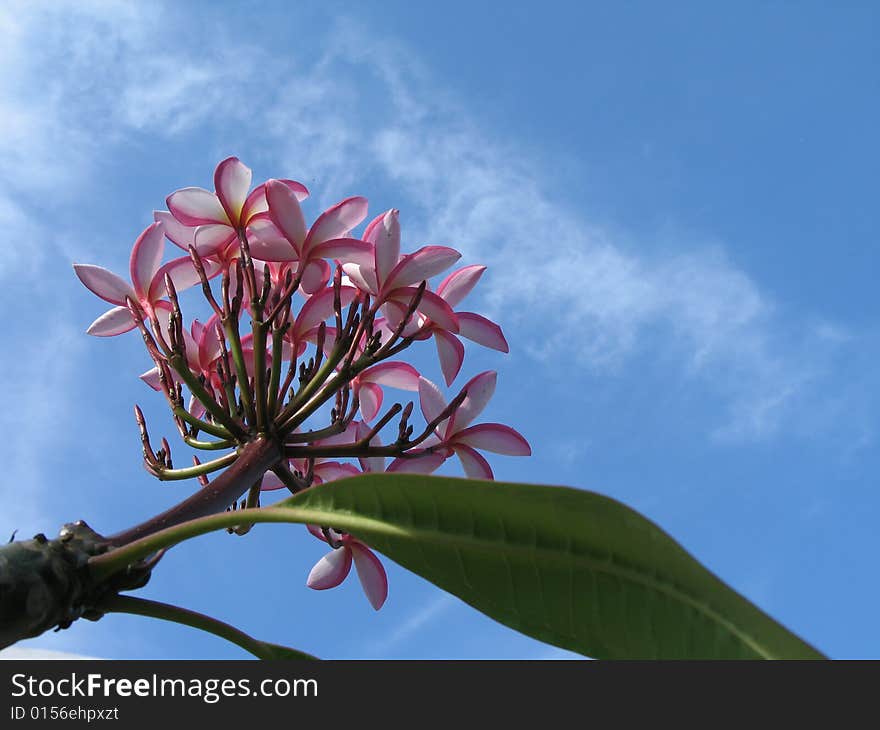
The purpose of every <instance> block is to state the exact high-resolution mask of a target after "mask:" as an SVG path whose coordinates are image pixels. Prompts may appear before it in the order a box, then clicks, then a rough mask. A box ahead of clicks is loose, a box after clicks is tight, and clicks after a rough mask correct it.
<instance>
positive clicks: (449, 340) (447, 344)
mask: <svg viewBox="0 0 880 730" xmlns="http://www.w3.org/2000/svg"><path fill="white" fill-rule="evenodd" d="M434 342H435V343H436V345H437V356H438V357H439V358H440V370H442V371H443V377H444V378H445V379H446V385H452V381H453V380H455V376H456V375H458V372H459V370H461V364H462V362H464V345H462V344H461V342H460V341H459V339H458V337H456V336H455V335H453V334H450V333H449V332H447V331H446V330H434Z"/></svg>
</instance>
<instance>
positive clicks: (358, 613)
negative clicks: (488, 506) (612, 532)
mask: <svg viewBox="0 0 880 730" xmlns="http://www.w3.org/2000/svg"><path fill="white" fill-rule="evenodd" d="M877 22H878V12H877V9H876V6H875V5H873V4H871V3H844V4H838V5H836V6H835V8H834V9H833V10H832V9H830V8H829V7H828V6H827V4H824V3H806V2H805V3H798V4H797V5H794V4H790V3H771V2H761V3H758V2H754V3H740V4H737V5H729V6H726V7H721V6H720V5H718V4H711V5H709V4H705V3H685V2H679V3H674V4H666V5H665V6H662V7H661V5H660V4H657V3H648V2H638V3H636V2H634V3H619V4H610V3H582V2H579V3H565V2H550V3H548V2H542V3H537V2H534V3H533V2H521V3H517V2H514V3H505V4H504V6H503V7H502V5H501V4H499V3H490V2H484V3H473V2H470V3H465V2H446V3H442V4H436V3H435V4H427V3H406V2H381V3H379V2H373V3H340V2H321V3H316V2H315V3H309V2H301V3H296V4H291V3H286V2H259V3H257V2H242V3H198V2H190V3H176V4H172V3H168V4H163V3H158V2H157V3H137V4H124V3H99V2H77V3H75V4H73V3H64V2H44V3H40V2H27V3H24V2H21V3H19V2H11V3H5V4H4V6H3V8H2V9H0V30H2V35H3V37H4V46H3V48H2V49H0V63H2V67H3V68H4V71H5V73H4V74H3V77H2V79H0V159H2V161H3V165H2V169H3V171H4V174H3V175H2V179H0V222H2V226H3V230H4V231H5V232H6V236H5V237H4V239H3V241H2V243H0V246H2V247H3V254H4V255H3V256H2V258H0V280H2V288H0V292H2V294H0V297H2V298H3V302H4V304H5V309H6V311H7V325H6V343H7V345H6V347H5V348H4V350H3V353H2V354H0V368H2V372H3V373H4V380H5V383H6V389H7V407H6V408H5V409H4V410H3V412H2V413H0V428H2V433H3V439H2V443H3V446H2V449H3V453H2V458H3V463H4V467H5V475H4V479H3V481H2V485H0V496H2V502H3V504H4V509H3V512H2V521H0V527H2V528H3V529H6V530H7V531H9V532H11V531H12V530H13V529H15V528H18V529H19V530H20V531H21V532H22V533H23V534H26V533H32V532H36V531H47V532H48V531H52V530H54V529H55V528H56V526H57V525H58V524H59V523H60V522H62V521H65V520H68V519H74V518H79V517H82V518H85V519H86V520H87V521H88V522H89V523H90V524H92V526H93V527H95V528H96V529H98V530H103V531H106V532H111V531H114V530H116V529H119V528H122V527H124V526H127V525H129V524H132V523H134V522H136V521H139V520H140V519H142V518H144V517H146V516H148V515H150V514H152V513H154V512H156V511H159V510H160V509H162V508H164V507H165V506H168V505H169V504H171V503H172V502H175V501H177V500H179V499H180V498H181V497H182V496H184V495H185V494H186V493H187V492H186V490H187V489H188V488H189V487H188V485H186V484H182V483H172V484H170V485H169V484H160V483H157V482H155V481H153V480H151V478H150V477H148V475H147V474H146V473H145V472H144V471H143V469H142V468H141V465H140V458H139V442H138V439H137V431H136V428H135V426H134V422H133V419H132V417H131V405H132V404H133V403H134V402H135V401H137V402H139V403H141V405H142V406H144V407H145V408H146V410H147V413H148V417H149V418H150V420H151V424H153V425H152V428H153V429H154V430H155V431H156V432H157V433H158V432H160V431H164V432H165V433H167V434H169V435H171V433H172V432H173V430H174V429H173V426H172V424H171V423H170V422H169V421H168V420H167V419H166V418H165V417H164V415H163V407H162V403H161V402H159V401H160V400H161V399H157V398H156V397H155V396H153V394H152V393H151V392H150V391H148V390H147V389H146V388H145V386H143V385H142V384H141V383H140V382H139V381H138V380H137V379H136V376H137V374H138V373H140V372H142V370H144V369H146V367H147V362H146V359H145V355H144V354H143V352H142V348H141V345H140V344H139V338H138V337H136V336H135V335H129V336H126V337H118V338H113V339H111V340H99V339H97V338H89V337H87V336H86V335H85V334H84V330H85V328H86V327H87V326H88V324H89V323H90V322H91V321H92V319H94V317H95V316H97V315H98V314H99V313H100V312H101V311H103V309H102V304H101V303H100V302H99V301H98V300H97V299H95V298H94V297H93V296H92V295H91V294H89V293H88V292H87V291H86V290H85V289H83V288H82V286H81V285H80V284H79V282H78V281H77V280H76V279H75V277H74V276H73V273H72V271H71V268H70V264H71V262H73V261H81V262H92V263H100V264H102V265H105V266H107V267H108V268H111V269H113V270H116V271H125V270H126V266H127V260H128V254H129V250H130V246H131V243H132V242H133V240H134V238H135V237H136V236H137V234H138V233H139V232H140V231H141V230H142V229H143V228H144V226H146V225H147V224H148V223H149V222H151V220H152V219H151V212H152V210H153V209H154V208H160V207H163V201H164V198H165V196H166V195H167V194H168V193H169V192H171V191H172V190H175V189H177V188H179V187H183V186H186V185H202V186H206V187H210V183H211V174H212V171H213V168H214V166H215V165H216V163H217V162H218V161H219V160H220V159H222V158H224V157H226V156H228V155H231V154H235V155H238V156H239V157H241V159H242V160H244V161H245V162H246V163H247V164H248V165H250V166H251V167H252V168H253V169H254V173H255V177H256V178H258V179H265V178H268V177H292V178H294V179H297V180H300V181H302V182H303V183H305V184H306V185H308V186H309V188H310V189H311V190H312V199H311V202H310V203H309V207H308V208H307V213H310V214H311V215H315V214H316V213H318V212H320V210H322V209H323V208H324V207H326V206H327V205H329V204H331V203H333V202H335V201H336V200H339V199H341V198H343V197H345V196H348V195H354V194H360V195H365V196H367V197H368V198H369V199H370V202H371V210H372V211H375V212H380V211H382V210H385V209H387V208H389V207H392V206H393V207H398V208H400V209H401V222H402V226H403V234H404V241H405V243H406V245H408V246H409V249H410V250H412V249H413V248H415V247H417V246H420V245H423V244H426V243H432V244H440V245H451V246H454V247H456V248H458V249H459V250H460V251H462V252H463V259H462V260H463V262H464V263H485V264H488V265H489V267H490V268H489V272H488V273H487V275H486V276H485V277H484V280H483V282H482V284H481V288H480V289H478V290H477V292H475V294H474V297H475V300H474V301H476V302H477V303H478V304H479V306H480V309H481V310H482V311H484V312H486V313H489V314H490V315H491V316H493V317H494V318H495V319H497V320H498V321H499V322H500V323H501V324H502V326H503V327H504V329H505V333H506V335H507V337H508V340H509V341H510V344H511V353H510V354H509V355H507V356H503V355H499V354H498V353H494V352H490V351H486V350H481V349H479V348H469V349H468V353H467V357H466V359H465V370H464V373H463V375H464V376H465V377H470V376H471V375H472V374H475V373H477V372H479V371H481V370H485V369H489V368H492V369H498V370H499V372H500V379H499V389H498V393H497V395H496V397H495V400H494V401H493V403H492V404H491V405H490V408H489V410H488V411H487V413H486V418H487V420H497V421H502V422H506V423H509V424H511V425H512V426H514V427H516V428H518V429H519V430H520V431H522V432H523V434H525V435H526V436H527V437H528V438H529V440H530V441H531V444H532V447H533V451H534V456H533V457H532V458H530V459H512V458H505V457H497V458H495V459H493V460H492V463H493V467H495V471H496V476H497V477H498V478H500V479H509V480H519V481H541V482H546V483H557V484H568V485H571V486H578V487H583V488H589V489H595V490H597V491H600V492H603V493H606V494H609V495H612V496H614V497H616V498H619V499H621V500H623V501H625V502H627V503H628V504H631V505H632V506H634V507H635V508H637V509H639V510H641V511H642V512H643V513H644V514H646V515H647V516H648V517H650V518H651V519H653V520H654V521H656V522H657V523H659V524H660V525H661V526H663V527H664V528H665V529H666V530H668V531H669V532H670V533H671V534H672V535H673V536H674V537H676V538H677V539H678V540H679V541H680V542H681V543H682V544H683V545H684V546H685V547H686V548H687V549H689V550H690V551H691V552H692V553H694V554H695V555H696V556H698V557H699V558H700V559H701V560H702V561H703V562H704V563H705V564H706V565H708V566H709V567H710V568H711V569H712V570H714V571H715V572H716V573H718V574H719V575H720V576H721V577H722V578H724V579H725V580H726V581H728V582H729V583H730V584H731V585H733V586H734V587H735V588H737V589H738V590H740V591H742V592H743V593H745V594H746V595H747V596H748V597H749V598H751V599H752V600H754V601H755V602H757V603H758V604H759V605H760V606H761V607H762V608H764V609H765V610H767V611H768V612H770V613H771V614H772V615H774V616H775V617H777V618H778V619H780V620H781V621H783V622H784V623H785V624H787V625H788V626H790V627H791V628H792V629H794V630H795V631H797V632H798V633H799V634H801V635H802V636H804V637H805V638H806V639H808V640H810V641H811V642H813V643H814V644H815V645H817V646H818V647H819V648H820V649H822V650H824V651H825V652H827V653H829V654H830V655H832V656H835V657H876V656H878V655H880V632H878V631H877V629H876V621H875V618H876V608H877V603H878V599H880V593H878V589H877V586H876V581H875V580H874V573H875V569H874V568H875V555H876V551H877V548H878V546H880V541H878V538H877V530H876V525H877V523H878V519H880V494H878V492H877V479H876V476H875V475H876V474H877V473H878V467H880V463H878V462H880V459H878V457H877V437H878V417H877V413H878V409H880V397H878V396H880V376H878V369H877V366H876V362H877V357H878V354H880V329H878V307H877V303H876V291H877V287H876V282H875V279H876V275H877V272H878V271H880V266H878V264H880V260H878V259H880V246H878V240H877V239H878V235H877V230H878V226H877V220H876V174H875V171H876V170H877V168H878V166H880V146H878V144H877V142H876V130H877V129H878V128H880V102H878V99H880V95H878V93H877V92H878V86H880V72H878V69H877V64H876V58H877V52H878V50H880V49H878V40H877V33H876V28H877ZM468 302H469V303H470V302H471V300H470V299H469V300H468ZM433 367H435V368H436V365H434V366H433ZM431 375H432V374H431V373H429V377H430V376H431ZM435 377H436V375H435ZM321 554H322V548H321V545H319V544H318V543H317V541H315V540H314V539H313V538H311V537H309V536H308V535H307V534H306V533H305V531H304V530H302V529H300V528H296V527H291V528H280V527H266V528H265V529H257V530H254V531H253V532H252V533H251V534H250V535H248V536H247V537H246V538H244V539H237V538H231V537H229V536H227V535H225V534H223V535H216V536H211V537H206V538H202V539H201V540H198V541H194V542H192V543H190V544H187V545H185V546H183V547H181V548H179V549H176V550H175V551H173V553H172V554H170V555H169V556H168V557H167V558H166V561H165V564H164V565H163V567H162V569H160V570H159V571H157V574H156V575H155V577H154V579H153V581H152V582H151V584H150V585H149V586H148V587H147V589H145V590H144V591H143V595H145V596H149V597H153V598H156V599H160V600H168V601H172V602H177V603H179V604H181V605H184V606H187V607H189V608H193V609H197V610H203V611H206V612H209V613H212V614H213V615H216V616H218V617H220V618H223V619H225V620H228V621H231V622H233V623H236V624H237V625H239V626H241V627H242V628H243V629H245V630H247V631H249V632H251V633H253V634H254V635H255V636H257V637H259V638H264V639H267V640H272V641H277V642H280V643H287V644H290V645H292V646H296V647H299V648H301V649H304V650H306V651H310V652H313V653H315V654H317V655H319V656H323V657H328V658H330V657H340V658H341V657H346V658H347V657H365V658H366V657H385V656H388V657H400V658H430V657H443V658H479V657H497V658H543V657H561V656H565V653H564V652H559V651H557V650H555V649H553V648H549V647H545V646H542V645H540V644H538V643H536V642H534V641H531V640H530V639H526V638H524V637H521V636H518V635H516V634H514V633H512V632H510V631H509V630H507V629H506V628H503V627H501V626H499V625H497V624H495V623H493V622H492V621H490V620H489V619H486V618H484V617H482V616H481V615H479V614H477V613H475V612H474V611H472V610H471V609H470V608H468V607H467V606H464V605H463V604H461V603H460V602H458V601H457V600H456V599H453V598H448V597H446V596H444V595H443V594H442V593H440V592H439V591H437V590H436V589H434V588H433V587H432V586H430V585H429V584H427V583H425V582H424V581H422V580H421V579H419V578H416V577H414V576H411V575H408V574H407V573H405V572H404V571H403V570H401V569H398V568H397V567H396V566H393V565H390V566H389V574H390V580H391V594H390V597H389V600H388V603H387V604H386V606H385V607H384V608H383V609H382V610H381V611H380V612H379V613H374V612H373V611H372V609H371V608H370V607H369V605H368V604H367V602H366V600H365V599H364V598H363V596H362V595H361V593H360V589H359V587H358V586H357V585H356V582H355V581H354V580H352V579H350V580H349V581H347V582H346V584H345V585H344V586H343V587H341V588H338V589H335V590H333V591H325V592H315V591H310V590H308V589H307V588H306V587H305V585H304V584H305V577H306V575H307V573H308V571H309V569H310V567H311V565H312V564H313V563H314V561H315V560H316V559H317V558H318V557H320V555H321ZM29 646H32V647H42V648H45V649H51V650H56V651H68V652H76V653H83V654H89V655H97V656H105V657H151V658H159V657H172V658H188V657H230V658H232V657H240V656H242V654H241V653H240V652H239V651H238V650H237V649H236V648H235V647H227V646H225V645H224V644H223V643H222V642H219V641H218V640H215V639H213V638H211V637H207V636H201V635H199V634H197V633H195V632H192V631H190V630H187V629H182V628H180V629H179V628H177V627H175V626H172V625H168V624H160V623H158V622H156V623H151V622H148V621H147V620H145V619H137V618H131V619H129V618H123V617H108V618H105V619H104V620H102V621H100V622H98V623H95V624H89V623H86V622H80V623H79V624H77V625H75V626H74V627H73V628H72V629H71V630H69V631H66V632H61V633H58V634H51V635H48V636H45V637H41V638H40V639H38V640H35V641H33V642H30V643H29Z"/></svg>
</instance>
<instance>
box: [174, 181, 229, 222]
mask: <svg viewBox="0 0 880 730" xmlns="http://www.w3.org/2000/svg"><path fill="white" fill-rule="evenodd" d="M165 203H166V205H167V206H168V210H170V211H171V215H173V216H174V217H175V218H177V220H178V221H180V222H181V223H183V225H185V226H203V225H206V224H209V223H224V224H226V225H230V223H229V216H227V215H226V211H225V210H223V205H222V204H221V203H220V198H218V197H217V196H216V195H214V193H212V192H211V191H210V190H205V189H204V188H181V189H180V190H175V191H174V192H173V193H171V195H169V196H168V197H167V198H165Z"/></svg>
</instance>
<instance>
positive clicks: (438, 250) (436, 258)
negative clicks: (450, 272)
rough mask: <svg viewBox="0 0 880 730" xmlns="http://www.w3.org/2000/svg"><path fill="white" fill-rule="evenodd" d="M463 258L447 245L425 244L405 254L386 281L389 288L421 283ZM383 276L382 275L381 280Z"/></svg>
mask: <svg viewBox="0 0 880 730" xmlns="http://www.w3.org/2000/svg"><path fill="white" fill-rule="evenodd" d="M460 258H461V254H460V253H459V252H458V251H456V250H455V249H454V248H448V247H447V246H423V247H422V248H420V249H419V250H418V251H416V252H415V253H411V254H407V255H406V256H404V257H403V258H402V259H401V260H400V263H398V264H397V265H396V266H395V267H394V269H393V270H392V271H391V273H390V274H389V275H388V278H387V280H386V281H385V283H384V287H385V288H387V289H397V288H399V287H402V286H409V285H411V284H419V283H420V282H422V281H424V280H426V279H430V278H431V277H432V276H435V275H436V274H439V273H440V272H441V271H446V269H448V268H449V267H450V266H452V264H454V263H455V262H456V261H458V260H459V259H460ZM381 278H382V277H380V280H381Z"/></svg>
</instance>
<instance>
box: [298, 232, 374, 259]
mask: <svg viewBox="0 0 880 730" xmlns="http://www.w3.org/2000/svg"><path fill="white" fill-rule="evenodd" d="M309 256H310V257H311V258H322V259H339V261H341V262H342V263H353V264H362V265H367V266H370V265H372V263H373V247H372V246H371V245H370V244H369V243H367V242H366V241H361V240H360V239H357V238H331V239H330V240H329V241H324V243H319V244H318V245H317V246H312V249H311V251H309Z"/></svg>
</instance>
